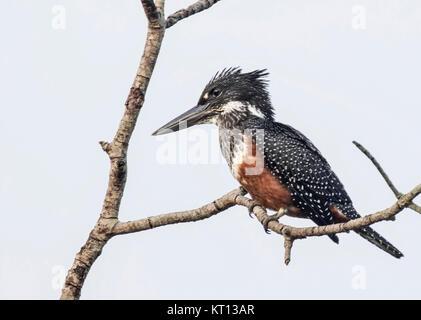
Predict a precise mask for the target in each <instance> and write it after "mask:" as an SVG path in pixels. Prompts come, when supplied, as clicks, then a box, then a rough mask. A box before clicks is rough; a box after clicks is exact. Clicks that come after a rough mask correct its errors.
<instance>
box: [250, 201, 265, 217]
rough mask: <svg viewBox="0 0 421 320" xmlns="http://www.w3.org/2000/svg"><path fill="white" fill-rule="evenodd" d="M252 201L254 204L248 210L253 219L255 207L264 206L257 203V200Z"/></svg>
mask: <svg viewBox="0 0 421 320" xmlns="http://www.w3.org/2000/svg"><path fill="white" fill-rule="evenodd" d="M251 201H252V204H251V206H250V207H249V208H248V210H249V217H250V218H253V216H252V215H253V214H254V213H253V209H254V207H261V206H262V205H261V204H260V203H258V202H257V201H255V200H251Z"/></svg>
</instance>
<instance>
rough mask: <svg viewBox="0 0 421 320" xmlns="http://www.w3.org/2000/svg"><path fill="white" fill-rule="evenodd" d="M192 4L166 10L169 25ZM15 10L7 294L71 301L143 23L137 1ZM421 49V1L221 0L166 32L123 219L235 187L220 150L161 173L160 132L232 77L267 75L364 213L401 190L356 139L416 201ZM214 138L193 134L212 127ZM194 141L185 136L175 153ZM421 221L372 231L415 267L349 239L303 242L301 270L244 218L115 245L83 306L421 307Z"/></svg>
mask: <svg viewBox="0 0 421 320" xmlns="http://www.w3.org/2000/svg"><path fill="white" fill-rule="evenodd" d="M192 1H193V0H186V1H184V0H183V1H176V0H167V6H166V8H167V10H166V11H167V14H169V13H172V12H174V11H175V10H177V9H179V8H183V7H186V6H187V5H188V4H190V3H191V2H192ZM55 5H61V6H64V8H65V13H66V26H65V29H64V30H63V29H54V28H53V27H52V19H53V17H54V14H53V12H52V10H53V7H54V6H55ZM355 5H362V6H363V7H364V9H365V10H366V28H365V29H355V28H354V27H355V25H354V27H353V19H354V18H355V13H354V14H353V6H355ZM0 12H2V18H1V19H0V39H1V50H0V68H1V69H0V70H1V72H0V86H1V88H2V90H1V105H2V107H1V114H0V136H1V138H2V139H1V153H2V154H1V157H0V168H1V171H0V206H1V207H0V208H1V209H0V210H1V212H2V231H1V233H0V242H1V243H2V245H1V246H0V283H1V285H0V298H2V299H10V298H23V299H56V298H58V297H59V295H60V279H61V278H62V277H63V276H64V273H65V272H67V270H68V268H69V267H70V266H71V264H72V262H73V259H74V256H75V254H76V252H77V251H78V250H79V249H80V247H81V246H82V245H83V244H84V242H85V240H86V239H87V237H88V234H89V232H90V230H91V228H92V226H93V225H94V223H95V222H96V220H97V218H98V215H99V212H100V210H101V205H102V200H103V198H104V194H105V188H106V182H107V178H108V169H109V162H108V159H107V156H106V155H105V153H104V152H103V151H102V150H101V148H100V146H99V145H98V141H99V140H110V139H112V137H113V135H114V133H115V130H116V127H117V125H118V122H119V120H120V117H121V115H122V113H123V110H124V102H125V99H126V97H127V94H128V89H129V87H130V85H131V82H132V80H133V77H134V74H135V71H136V68H137V65H138V61H139V58H140V54H141V52H142V50H143V45H144V39H145V30H146V18H145V16H144V14H143V10H142V8H141V6H140V1H138V0H123V1H116V0H114V1H111V0H95V1H94V0H78V1H70V0H62V1H47V0H43V1H33V0H32V1H29V0H28V1H23V0H4V1H1V2H0ZM354 22H355V20H354ZM420 37H421V4H420V3H419V1H417V0H412V1H403V0H394V1H391V0H388V1H386V0H385V1H368V0H367V1H337V0H335V1H334V0H329V1H326V0H325V1H316V0H313V1H293V0H278V1H275V0H265V1H263V0H262V1H244V0H222V1H221V2H219V3H218V4H216V5H215V6H213V7H212V8H211V9H209V10H207V11H206V12H203V13H201V14H198V15H195V16H193V17H191V18H189V19H187V20H184V21H182V22H179V23H178V24H176V25H175V26H174V27H173V28H171V29H169V30H168V31H167V33H166V36H165V39H164V43H163V47H162V50H161V54H160V56H159V59H158V63H157V66H156V69H155V72H154V74H153V78H152V81H151V84H150V87H149V90H148V92H147V96H146V101H145V104H144V108H143V109H142V111H141V114H140V118H139V122H138V126H137V127H136V130H135V132H134V135H133V138H132V141H131V144H130V151H129V155H128V156H129V158H128V161H129V176H128V182H127V187H126V192H125V195H124V198H123V201H122V205H121V211H120V218H121V220H133V219H138V218H141V217H146V216H149V215H155V214H159V213H165V212H171V211H176V210H184V209H192V208H196V207H198V206H201V205H203V204H205V203H207V202H210V201H212V200H214V199H215V198H216V197H218V196H220V195H222V194H224V193H225V192H227V191H230V190H232V189H233V188H235V187H236V186H237V182H236V181H235V180H234V179H233V178H232V176H231V174H230V173H229V170H228V168H227V165H226V164H225V163H224V162H223V161H220V160H219V159H220V158H219V149H218V148H214V147H211V146H209V159H210V158H211V157H215V155H216V159H217V160H218V161H214V160H213V161H209V162H210V163H207V164H193V163H190V162H189V161H187V163H182V161H180V160H179V159H178V160H177V161H176V163H175V164H162V163H161V162H162V161H160V158H159V157H158V156H157V154H159V150H160V147H162V145H163V143H166V142H168V140H164V141H162V140H159V139H157V137H152V136H151V133H152V132H153V131H154V130H155V129H157V128H158V127H160V126H161V125H163V124H164V123H166V122H167V121H168V120H170V119H172V118H173V117H174V116H177V115H178V114H180V113H182V112H184V111H185V110H187V108H190V107H192V106H193V105H194V104H195V103H196V102H197V100H198V98H199V95H200V93H201V91H202V89H203V87H204V85H205V84H206V83H207V82H208V80H209V79H210V78H211V76H213V74H214V73H215V72H216V71H217V70H220V69H221V68H223V67H226V66H241V67H243V69H244V70H253V69H256V68H267V69H268V70H269V71H270V78H269V79H270V87H269V89H270V92H271V95H272V102H273V104H274V106H275V109H276V118H277V120H278V121H281V122H285V123H288V124H290V125H293V126H294V127H296V128H297V129H299V130H301V131H302V132H303V133H304V134H306V135H307V136H308V137H309V138H310V139H311V140H312V141H313V142H314V143H315V145H316V146H318V147H319V149H320V150H321V151H322V153H323V154H324V155H325V157H326V158H327V159H328V160H329V162H330V164H331V166H332V167H333V169H334V170H335V172H336V173H337V175H338V176H339V177H340V178H341V180H342V182H343V183H344V185H345V187H346V189H347V190H348V192H349V194H350V196H351V197H352V199H353V201H354V204H355V206H356V208H357V210H359V212H360V213H361V214H368V213H373V212H375V211H377V210H380V209H384V208H386V207H389V206H390V205H392V204H393V202H394V201H395V199H394V196H393V194H392V192H391V191H390V190H389V189H388V187H387V186H386V185H385V183H384V181H383V180H382V178H381V176H380V175H379V174H378V173H377V171H376V170H375V168H374V167H373V165H372V164H371V163H370V162H369V161H368V159H367V158H366V157H365V156H364V155H363V154H362V153H361V152H360V151H358V149H357V148H355V147H354V146H353V145H352V143H351V141H352V140H354V139H355V140H357V141H359V142H361V143H362V144H363V145H364V146H366V147H367V148H368V149H369V150H370V151H371V152H372V153H373V154H374V155H375V156H376V157H377V158H378V160H379V161H380V162H381V163H382V164H383V166H384V168H385V170H386V171H387V172H388V173H389V175H390V177H391V178H392V179H393V181H394V182H395V183H396V185H397V187H398V188H399V189H400V190H401V191H402V192H406V191H409V190H410V189H411V188H412V187H414V186H415V185H416V184H418V183H421V172H420V170H419V162H420V158H421V149H420V148H419V144H420V128H419V125H420V119H421V111H420V110H421V106H420V102H419V101H420V98H419V94H420V74H421V64H420V56H421V43H420ZM200 130H202V131H200ZM200 130H199V131H197V130H196V131H195V130H194V129H190V130H189V131H186V133H187V134H188V135H189V136H190V137H191V139H194V137H195V135H196V133H197V134H199V135H200V134H201V135H202V136H203V135H204V136H205V137H209V136H210V135H211V134H212V133H213V132H215V129H214V127H212V126H203V127H202V128H201V129H200ZM195 132H196V133H195ZM198 132H199V133H198ZM200 132H201V133H200ZM168 137H169V136H168ZM180 137H183V135H180V134H174V135H173V137H172V138H171V139H173V141H175V142H174V143H176V146H177V147H176V150H177V152H180V151H181V152H183V151H182V148H181V149H180V145H181V143H180ZM209 139H210V138H209ZM209 141H210V140H209ZM203 143H205V145H207V144H206V143H207V140H206V141H204V142H203V141H201V144H200V145H203ZM195 144H196V147H197V142H195V141H188V146H190V148H192V147H193V146H194V145H195ZM189 150H191V149H189V148H188V149H187V151H186V152H189ZM184 155H185V153H184ZM179 156H180V154H179V153H178V154H177V157H179ZM181 156H182V157H183V155H181ZM212 159H215V158H212ZM161 160H162V159H161ZM418 203H420V200H418ZM282 219H283V221H284V222H286V223H289V224H292V225H295V226H302V225H312V224H311V222H308V221H302V220H297V219H292V218H282ZM420 226H421V217H419V216H418V214H416V213H414V212H412V211H409V210H406V211H405V212H403V213H402V214H400V215H399V216H398V217H397V221H395V222H383V223H380V224H377V225H375V226H374V227H375V229H376V230H378V231H379V232H381V233H382V234H383V235H384V236H385V237H386V238H387V239H388V240H389V241H390V242H392V243H393V244H394V245H395V246H397V247H398V248H399V249H400V250H401V251H402V252H403V253H404V254H405V257H404V258H403V259H401V260H396V259H394V258H392V257H390V256H389V255H387V254H385V253H383V252H382V251H381V250H379V249H378V248H376V247H375V246H373V245H371V244H370V243H368V242H367V241H365V240H364V239H362V238H360V237H359V236H357V235H356V234H355V233H350V234H341V235H340V245H335V244H334V243H333V242H332V241H331V240H330V239H328V238H327V237H322V238H312V239H307V240H300V241H296V242H295V244H294V248H293V253H292V254H293V257H292V259H293V260H292V262H291V263H290V265H289V266H288V267H286V266H285V265H284V264H283V242H282V238H281V237H279V236H278V235H276V234H271V235H267V234H265V233H264V232H263V229H262V226H261V225H260V224H259V223H258V222H257V220H256V219H250V218H249V217H248V214H247V210H246V209H244V208H242V207H237V208H232V209H230V210H227V211H225V212H223V213H220V214H219V215H217V216H215V217H213V218H211V219H208V220H205V221H201V222H196V223H189V224H180V225H173V226H168V227H164V228H160V229H155V230H151V231H146V232H142V233H138V234H132V235H125V236H119V237H115V238H113V239H112V240H111V241H110V242H109V243H108V244H107V245H106V247H105V249H104V250H103V253H102V255H101V256H100V258H99V259H98V260H97V261H96V263H95V264H94V266H93V268H92V269H91V271H90V273H89V275H88V278H87V280H86V282H85V286H84V288H83V290H82V298H83V299H95V298H105V299H206V298H209V299H214V298H219V299H290V298H305V299H310V298H319V299H325V298H339V299H344V298H350V299H356V298H361V299H372V298H410V299H411V298H417V299H420V298H421V290H420V285H421V278H420V276H419V270H420V267H421V253H420V250H419V243H420V241H421V235H420V232H419V230H420Z"/></svg>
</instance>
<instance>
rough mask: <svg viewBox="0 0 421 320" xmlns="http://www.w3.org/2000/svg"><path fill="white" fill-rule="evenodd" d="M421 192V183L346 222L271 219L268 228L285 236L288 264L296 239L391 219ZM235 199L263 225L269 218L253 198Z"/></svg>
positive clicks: (337, 231) (338, 231) (241, 197)
mask: <svg viewBox="0 0 421 320" xmlns="http://www.w3.org/2000/svg"><path fill="white" fill-rule="evenodd" d="M420 193H421V184H420V185H418V186H416V187H415V188H414V189H412V190H411V191H410V192H409V193H407V194H404V195H402V196H401V197H400V199H399V200H398V201H397V202H396V203H395V204H393V205H392V206H391V207H390V208H387V209H385V210H382V211H379V212H376V213H373V214H370V215H367V216H364V217H361V218H358V219H355V220H350V221H348V222H344V223H336V224H331V225H327V226H317V227H306V228H295V227H291V226H288V225H285V224H282V223H280V222H278V221H270V222H269V224H268V228H269V229H270V230H272V231H274V232H276V233H278V234H280V235H282V236H284V238H285V244H284V246H285V263H286V264H288V263H289V262H290V260H291V248H292V244H293V242H294V240H296V239H303V238H306V237H315V236H317V237H319V236H324V235H329V234H335V233H342V232H348V231H350V230H356V229H360V228H361V227H365V226H368V225H371V224H373V223H376V222H379V221H384V220H389V219H390V217H392V216H394V215H396V214H398V213H399V212H401V211H402V210H403V209H404V208H406V207H409V205H410V203H411V201H412V199H414V198H415V197H416V196H418V195H419V194H420ZM235 199H236V202H237V204H238V205H241V206H244V207H247V208H249V209H251V210H252V211H253V213H254V215H255V216H256V217H257V219H258V220H259V221H260V223H261V224H262V225H263V224H264V221H265V219H267V218H268V215H267V213H266V210H265V209H264V208H263V207H261V206H257V205H256V204H255V202H254V201H253V200H251V199H249V198H246V197H244V196H241V195H238V196H237V197H236V198H235Z"/></svg>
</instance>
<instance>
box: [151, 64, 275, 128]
mask: <svg viewBox="0 0 421 320" xmlns="http://www.w3.org/2000/svg"><path fill="white" fill-rule="evenodd" d="M267 75H268V73H267V72H266V70H255V71H252V72H248V73H243V72H242V71H241V69H239V68H230V69H224V70H222V71H221V72H218V73H217V74H216V75H215V76H214V77H213V78H212V80H211V81H210V82H209V83H208V84H207V85H206V87H205V89H204V90H203V92H202V94H201V95H200V98H199V102H198V104H197V106H195V107H193V108H192V109H190V110H188V111H186V112H185V113H183V114H182V115H180V116H178V117H176V118H175V119H173V120H171V121H170V122H168V123H167V124H166V125H164V126H163V127H161V128H159V129H158V130H156V131H155V132H154V133H153V135H160V134H165V133H170V132H173V131H178V130H180V129H184V128H188V127H191V126H193V125H196V124H205V123H214V124H217V125H218V126H220V127H223V128H227V129H231V128H233V127H234V126H235V125H236V124H238V123H240V122H241V121H244V120H245V119H248V118H250V117H258V118H262V119H273V109H272V105H271V102H270V97H269V93H268V91H267V89H266V86H267V80H266V76H267Z"/></svg>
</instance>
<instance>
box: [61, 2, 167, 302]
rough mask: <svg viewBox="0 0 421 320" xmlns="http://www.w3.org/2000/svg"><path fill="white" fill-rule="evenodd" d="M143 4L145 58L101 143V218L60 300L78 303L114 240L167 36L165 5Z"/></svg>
mask: <svg viewBox="0 0 421 320" xmlns="http://www.w3.org/2000/svg"><path fill="white" fill-rule="evenodd" d="M141 2H142V5H143V8H144V10H145V14H146V16H147V18H148V21H149V23H148V32H147V36H146V43H145V48H144V51H143V55H142V58H141V61H140V64H139V67H138V70H137V73H136V77H135V79H134V81H133V84H132V86H131V88H130V93H129V96H128V97H127V100H126V109H125V112H124V115H123V117H122V119H121V121H120V124H119V127H118V129H117V132H116V134H115V136H114V139H113V140H112V142H110V143H108V142H103V141H102V142H100V144H101V146H102V148H103V150H104V151H105V152H106V153H107V154H108V156H109V158H110V162H111V167H110V173H109V180H108V188H107V192H106V195H105V199H104V203H103V206H102V211H101V215H100V217H99V219H98V221H97V223H96V224H95V226H94V228H93V229H92V231H91V233H90V234H89V237H88V240H87V241H86V243H85V245H84V246H83V247H82V248H81V249H80V251H79V253H78V254H77V255H76V257H75V260H74V262H73V265H72V267H71V268H70V270H69V271H68V274H67V277H66V281H65V285H64V288H63V290H62V295H61V299H79V297H80V292H81V288H82V286H83V283H84V281H85V279H86V276H87V274H88V272H89V270H90V268H91V266H92V264H93V263H94V262H95V260H96V259H97V258H98V256H99V255H100V254H101V252H102V248H103V247H104V245H105V244H106V243H107V241H108V240H109V239H110V238H111V237H112V229H113V227H114V226H115V224H116V223H117V222H118V213H119V209H120V202H121V199H122V197H123V193H124V188H125V184H126V177H127V149H128V145H129V141H130V138H131V136H132V133H133V130H134V128H135V125H136V121H137V118H138V115H139V111H140V109H141V108H142V106H143V102H144V97H145V93H146V90H147V88H148V84H149V80H150V78H151V76H152V72H153V69H154V66H155V63H156V60H157V57H158V54H159V50H160V47H161V43H162V39H163V37H164V33H165V19H164V9H163V8H164V3H165V1H164V0H157V1H156V5H155V4H154V2H153V1H152V0H141Z"/></svg>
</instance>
